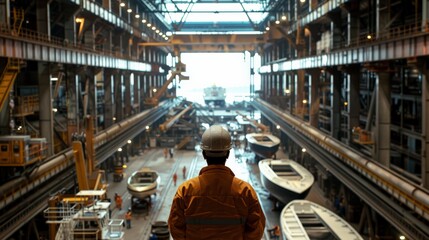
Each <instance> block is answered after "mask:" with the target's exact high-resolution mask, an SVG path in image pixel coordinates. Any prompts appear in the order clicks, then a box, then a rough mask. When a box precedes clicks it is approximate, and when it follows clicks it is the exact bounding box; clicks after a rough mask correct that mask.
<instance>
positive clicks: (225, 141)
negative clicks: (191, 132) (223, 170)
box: [201, 125, 231, 165]
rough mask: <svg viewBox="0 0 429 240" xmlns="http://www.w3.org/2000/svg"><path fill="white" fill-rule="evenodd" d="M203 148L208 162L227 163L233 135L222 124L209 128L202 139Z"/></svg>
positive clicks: (209, 163)
mask: <svg viewBox="0 0 429 240" xmlns="http://www.w3.org/2000/svg"><path fill="white" fill-rule="evenodd" d="M201 149H202V150H203V156H204V159H206V161H207V164H208V165H211V164H225V162H226V159H227V158H228V156H229V150H230V149H231V135H229V132H228V131H227V130H225V128H223V127H222V126H219V125H213V126H211V127H210V128H208V129H207V130H206V131H205V132H204V133H203V136H202V139H201Z"/></svg>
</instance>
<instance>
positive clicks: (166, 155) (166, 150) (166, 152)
mask: <svg viewBox="0 0 429 240" xmlns="http://www.w3.org/2000/svg"><path fill="white" fill-rule="evenodd" d="M167 157H168V149H167V148H164V158H167Z"/></svg>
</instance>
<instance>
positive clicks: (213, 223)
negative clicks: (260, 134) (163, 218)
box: [168, 125, 265, 240]
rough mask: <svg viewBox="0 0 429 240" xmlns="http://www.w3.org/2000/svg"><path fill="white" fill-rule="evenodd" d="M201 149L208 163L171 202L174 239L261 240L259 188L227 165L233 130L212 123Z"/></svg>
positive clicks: (261, 220)
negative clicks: (239, 177)
mask: <svg viewBox="0 0 429 240" xmlns="http://www.w3.org/2000/svg"><path fill="white" fill-rule="evenodd" d="M201 149H202V150H203V157H204V159H205V160H206V161H207V165H208V166H206V167H204V168H202V169H201V171H200V174H199V176H198V177H195V178H191V179H189V180H187V181H185V182H184V183H182V184H181V185H180V186H179V188H178V190H177V192H176V194H175V196H174V199H173V202H172V205H171V210H170V215H169V217H168V225H169V229H170V233H171V235H172V237H173V239H175V240H181V239H234V240H235V239H237V240H240V239H255V240H260V239H261V238H262V236H263V234H264V229H265V215H264V213H263V211H262V208H261V205H260V203H259V201H258V197H257V195H256V192H255V190H254V189H253V188H252V186H251V185H250V184H249V183H247V182H245V181H243V180H240V179H238V178H236V177H235V176H234V173H233V172H232V171H231V169H229V168H228V167H226V166H225V162H226V160H227V158H228V156H229V151H230V149H231V136H230V134H229V133H228V131H227V130H225V129H224V128H223V127H221V126H219V125H215V126H212V127H210V128H209V129H207V130H206V131H205V132H204V134H203V136H202V142H201Z"/></svg>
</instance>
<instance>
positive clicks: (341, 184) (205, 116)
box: [0, 0, 429, 240]
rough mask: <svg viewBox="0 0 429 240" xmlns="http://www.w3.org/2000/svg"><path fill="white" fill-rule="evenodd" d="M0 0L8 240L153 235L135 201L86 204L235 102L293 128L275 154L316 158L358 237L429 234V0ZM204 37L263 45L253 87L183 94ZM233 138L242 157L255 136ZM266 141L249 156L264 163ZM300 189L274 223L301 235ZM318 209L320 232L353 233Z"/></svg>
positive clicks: (0, 160)
mask: <svg viewBox="0 0 429 240" xmlns="http://www.w3.org/2000/svg"><path fill="white" fill-rule="evenodd" d="M0 13H1V14H0V45H1V48H0V71H1V75H0V171H1V172H0V189H1V191H0V193H1V194H0V209H1V214H0V219H1V221H0V238H1V239H148V236H149V233H145V234H142V235H141V236H144V238H133V237H127V234H128V236H132V235H130V234H131V233H128V232H127V231H128V230H127V229H125V228H124V227H123V225H122V222H123V220H122V216H119V215H118V216H119V217H118V219H109V218H110V215H111V214H107V215H106V216H104V215H103V219H102V220H100V218H101V217H100V216H98V219H95V220H91V221H89V220H87V219H85V218H84V217H82V216H81V218H78V217H77V216H78V214H79V210H80V209H89V208H87V207H85V206H84V207H82V206H83V205H84V204H87V203H88V204H93V205H91V206H92V210H93V211H95V209H96V208H95V206H98V207H99V208H97V210H100V209H102V210H103V209H104V210H106V209H109V210H111V209H112V208H111V207H110V206H109V205H108V204H107V203H106V205H103V204H102V203H105V201H102V200H105V198H106V196H109V198H111V196H113V193H114V192H115V191H118V190H117V189H120V186H123V187H122V190H119V191H122V193H124V192H127V186H126V182H127V178H128V176H130V174H129V173H127V174H128V175H125V176H124V173H126V172H127V171H129V170H127V169H125V167H126V165H127V164H128V165H130V166H131V162H133V161H137V160H135V159H138V158H142V159H148V158H150V156H157V155H156V154H159V155H160V156H162V157H161V158H162V159H164V155H165V159H167V158H168V156H167V153H166V152H165V150H166V149H174V154H175V156H176V157H177V156H185V155H186V156H187V154H190V153H194V152H196V155H198V154H199V152H198V145H199V141H200V140H201V139H200V136H201V134H202V132H203V131H204V129H205V128H204V127H203V126H204V125H205V124H209V125H211V124H215V123H219V124H226V120H228V121H234V120H235V119H236V117H242V118H241V119H242V121H241V122H239V123H238V124H236V126H238V127H237V129H239V128H244V133H243V132H241V134H246V133H247V132H248V133H250V132H251V131H254V132H257V131H258V130H263V131H264V132H269V133H270V136H271V135H273V136H275V137H276V138H278V139H279V144H277V147H278V146H280V147H278V153H274V154H273V155H269V156H267V158H271V157H272V158H275V157H277V158H281V157H282V156H286V157H287V158H288V159H291V160H293V162H296V163H298V164H299V165H300V166H303V167H304V168H305V169H306V170H308V171H309V172H310V173H311V175H312V177H313V178H314V184H313V187H312V188H316V187H317V188H318V189H319V191H320V192H319V195H320V197H323V199H325V200H324V204H326V205H327V206H325V207H327V208H329V207H330V208H331V210H332V211H333V212H335V213H336V214H338V215H339V216H340V217H341V218H338V219H341V223H344V225H345V224H350V225H351V226H352V228H353V229H354V231H356V233H357V234H356V235H359V237H356V238H355V239H413V240H419V239H422V240H423V239H429V161H428V156H427V155H426V152H427V150H426V147H428V148H429V139H428V136H429V128H428V121H429V84H428V83H429V80H428V79H429V72H428V65H429V62H428V61H429V58H428V56H429V50H428V49H429V1H428V0H407V1H405V0H388V1H382V0H279V1H274V0H262V1H256V0H240V1H238V0H194V1H181V0H177V1H176V0H165V1H159V0H126V1H125V0H2V1H0ZM201 52H205V53H243V54H246V56H249V58H250V59H251V61H253V59H254V58H255V57H259V58H260V60H261V62H260V66H256V65H255V64H250V67H249V69H248V71H249V72H250V75H249V79H248V82H249V101H246V102H244V101H243V102H242V103H237V104H236V105H229V104H224V103H223V102H221V103H218V102H215V104H211V105H210V104H208V105H207V106H204V105H201V104H197V103H192V102H189V101H187V100H186V96H177V94H176V90H177V88H178V87H179V86H180V83H181V82H182V81H196V79H192V76H191V77H190V76H188V75H187V73H186V68H187V67H189V66H187V65H186V62H182V60H181V54H185V53H201ZM208 68H209V67H208ZM218 71H221V69H219V70H218ZM256 78H260V81H255V79H256ZM198 81H204V79H198ZM256 83H258V86H255V84H256ZM209 84H210V83H207V85H209ZM259 84H260V85H259ZM219 87H221V86H219ZM226 93H228V89H226ZM201 94H203V93H201ZM213 105H216V109H214V110H213ZM214 112H217V113H219V114H220V115H222V117H219V118H217V117H216V115H215V114H214ZM255 116H260V117H259V118H258V119H257V120H254V119H253V120H252V117H255ZM234 134H235V133H234ZM246 136H247V135H246ZM234 140H235V143H236V146H235V148H234V151H235V156H238V157H237V159H236V160H237V161H238V160H239V159H240V154H242V156H245V154H249V153H248V152H249V149H248V148H249V145H252V142H251V141H249V142H247V141H248V140H249V139H248V138H247V137H246V138H240V137H235V136H234ZM276 150H277V149H276ZM172 155H173V153H171V158H173V156H172ZM246 156H247V155H246ZM154 158H156V157H154ZM262 158H264V157H260V156H256V155H254V157H253V158H252V159H249V158H248V157H246V161H245V162H244V161H243V162H240V164H242V165H245V167H246V169H250V170H251V171H250V172H249V173H248V174H250V178H252V176H253V174H256V173H255V172H257V174H260V172H261V174H262V169H258V161H260V162H262ZM130 159H131V160H130ZM273 160H274V159H273ZM154 161H155V160H154ZM184 161H185V160H184ZM240 161H241V160H240ZM133 163H134V162H133ZM259 165H260V164H259ZM171 166H174V168H175V169H176V170H177V169H179V165H171ZM166 168H167V166H164V168H160V169H158V170H159V171H160V173H162V171H165V172H166V173H167V172H168V174H170V175H169V176H168V177H164V178H163V180H161V182H163V181H164V182H163V184H166V181H172V180H171V174H172V173H173V171H170V169H166ZM180 169H181V165H180ZM190 170H191V168H188V171H190ZM194 171H195V174H198V170H194ZM254 171H255V172H254ZM179 172H180V173H181V170H180V171H179ZM297 172H298V170H297ZM298 175H299V174H298ZM180 177H181V176H180ZM180 177H179V178H180ZM253 177H254V176H253ZM183 178H185V169H183ZM262 178H263V176H262V175H261V179H262ZM258 179H259V177H258ZM180 180H181V178H180ZM156 181H157V180H156ZM156 181H154V182H156ZM175 181H176V180H174V184H176V182H175ZM255 181H259V180H255ZM120 184H122V185H120ZM170 185H171V184H170ZM170 185H169V186H170ZM112 186H113V187H116V189H115V190H109V188H111V187H112ZM129 186H130V184H129V185H128V187H129ZM264 186H265V185H264ZM255 188H256V187H255ZM267 188H268V187H267ZM174 190H175V189H174V188H173V186H172V185H171V188H170V190H169V191H170V192H173V194H174ZM261 191H262V190H261ZM264 191H266V190H264ZM106 192H107V193H106ZM163 194H164V192H161V193H160V194H158V195H157V199H155V200H154V201H153V202H152V203H151V204H152V206H158V205H157V204H158V203H159V202H160V200H159V199H160V197H163ZM274 194H275V193H270V192H268V193H267V195H270V196H271V195H274ZM133 197H135V196H133ZM133 197H132V198H131V205H132V204H133V203H134V202H135V201H137V202H138V204H139V206H140V205H144V204H146V203H147V202H144V201H140V200H141V199H137V200H136V199H134V198H133ZM145 197H147V196H145ZM152 197H153V198H155V197H154V196H151V195H150V196H149V198H152ZM259 197H260V198H261V199H264V200H261V201H265V199H266V198H267V196H266V195H265V196H262V195H261V196H259ZM281 197H282V196H280V198H281ZM136 198H138V197H136ZM297 198H304V197H302V196H301V197H297ZM133 201H134V202H133ZM166 201H168V200H166ZM285 201H290V200H284V201H283V204H284V205H282V207H284V210H281V209H280V210H278V212H277V213H276V214H277V215H274V216H275V217H273V219H274V218H275V220H271V223H274V222H276V223H278V224H279V225H281V227H282V228H281V230H282V238H283V239H294V238H293V237H292V238H291V237H290V236H293V234H291V233H288V232H287V231H288V229H290V228H289V226H288V222H287V221H289V220H288V219H287V217H285V216H283V213H285V214H286V212H287V211H286V210H290V209H292V208H290V209H286V208H287V207H288V206H289V205H288V202H285ZM125 202H126V204H130V203H129V202H128V201H124V203H125ZM264 203H265V202H263V204H264ZM73 204H74V205H73ZM97 204H98V205H97ZM113 204H114V203H113V200H112V205H113ZM71 205H73V206H81V208H79V207H76V208H73V209H74V210H75V211H70V212H69V211H68V210H70V209H71V208H70V206H71ZM136 205H137V203H136ZM105 206H107V207H105ZM144 206H146V205H144ZM60 207H61V209H60ZM66 207H68V210H67V211H65V209H66ZM133 207H134V205H133ZM148 208H149V207H148ZM55 209H56V210H55ZM155 209H158V211H161V210H162V207H161V206H158V207H155ZM285 209H286V210H285ZM164 210H165V209H164ZM295 210H296V207H295ZM335 210H338V211H335ZM82 211H83V210H82ZM100 211H101V210H100ZM166 211H167V212H168V209H167V210H166ZM116 212H118V210H116V209H115V210H114V213H116ZM152 213H153V212H150V214H149V216H150V215H152ZM138 214H139V213H138V212H137V211H136V212H135V213H134V216H135V217H136V218H138V216H139V215H138ZM272 214H273V213H272V212H271V211H270V210H268V211H267V212H266V215H267V219H268V217H269V216H270V217H271V216H272ZM290 214H293V213H290ZM294 214H296V216H297V217H296V219H301V222H299V225H300V226H304V228H305V222H304V220H303V217H302V216H301V217H300V216H299V214H298V213H296V212H295V213H294ZM313 214H315V213H313ZM318 217H319V218H320V219H322V220H323V219H324V218H323V216H322V215H321V216H318ZM139 219H140V221H142V222H144V224H146V225H147V226H148V227H151V228H152V229H151V230H150V231H152V233H153V232H155V233H156V231H155V230H156V229H153V228H155V227H156V224H153V222H151V221H152V220H153V219H149V218H146V217H145V218H139ZM155 220H156V219H155ZM73 221H75V222H73ZM79 221H81V222H79ZM97 221H104V222H97ZM133 221H134V220H133ZM136 221H137V220H136ZM335 221H340V220H335ZM66 222H67V224H68V225H67V224H65V223H66ZM158 223H159V224H161V222H158ZM73 224H74V225H73ZM318 224H320V226H319V227H320V228H319V229H323V230H319V231H318V230H317V229H316V230H314V229H312V230H308V229H310V227H308V229H307V234H310V233H311V234H313V238H309V239H346V238H345V237H344V236H345V235H342V234H341V233H340V234H338V233H335V229H330V228H331V227H332V226H330V223H329V222H324V221H319V223H318ZM87 225H88V226H87ZM146 225H145V226H146ZM328 225H329V226H328ZM134 226H135V225H134ZM142 226H143V225H142ZM270 227H271V226H266V228H267V233H266V234H265V235H264V239H269V238H270V233H269V231H268V228H270ZM142 228H143V227H142ZM85 229H86V231H84V230H85ZM91 229H92V230H93V229H98V230H99V231H98V230H97V231H90V230H91ZM100 229H101V230H100ZM162 230H163V231H158V233H159V234H158V235H159V236H158V237H159V239H168V238H169V237H168V229H167V230H166V229H165V228H164V229H162ZM129 231H131V230H129ZM133 231H137V229H136V228H133ZM165 231H167V237H165V236H162V235H163V234H164V235H165ZM312 231H313V232H312ZM324 231H330V233H329V236H330V237H329V238H325V237H323V236H327V235H324ZM61 234H62V235H61ZM106 236H107V237H106ZM136 236H140V235H136ZM317 236H318V237H317ZM163 237H164V238H163ZM299 239H304V238H299Z"/></svg>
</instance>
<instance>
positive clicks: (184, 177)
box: [182, 166, 186, 179]
mask: <svg viewBox="0 0 429 240" xmlns="http://www.w3.org/2000/svg"><path fill="white" fill-rule="evenodd" d="M182 173H183V179H186V166H183V168H182Z"/></svg>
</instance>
